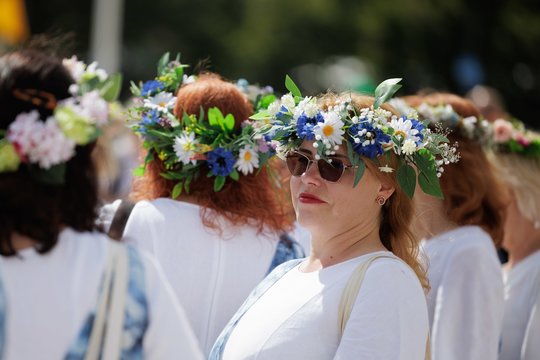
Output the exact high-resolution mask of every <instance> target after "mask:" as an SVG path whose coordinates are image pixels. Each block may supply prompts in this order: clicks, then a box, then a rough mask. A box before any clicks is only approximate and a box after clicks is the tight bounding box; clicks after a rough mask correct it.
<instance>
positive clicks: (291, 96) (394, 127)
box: [251, 76, 459, 198]
mask: <svg viewBox="0 0 540 360" xmlns="http://www.w3.org/2000/svg"><path fill="white" fill-rule="evenodd" d="M399 81H401V79H388V80H386V81H384V82H382V83H381V84H380V85H379V86H378V87H377V88H376V90H375V101H374V103H373V106H371V107H366V108H361V109H355V107H354V106H353V104H352V99H345V100H343V99H340V100H337V101H336V103H335V104H334V105H333V106H330V107H328V108H323V107H322V106H320V105H319V104H318V103H317V100H316V99H315V98H313V97H305V98H304V97H302V95H301V93H300V90H299V89H298V87H297V86H296V85H295V84H294V82H293V81H292V80H291V78H290V77H289V76H286V78H285V86H286V88H287V89H288V90H289V91H290V93H288V94H286V95H284V96H283V97H281V99H280V100H277V101H275V102H274V103H272V104H271V105H270V106H269V107H268V109H267V110H262V111H260V112H259V113H257V114H255V115H254V116H252V117H251V119H253V120H263V124H264V125H262V126H261V127H260V128H259V130H258V131H259V132H260V133H261V134H263V135H266V136H269V137H270V138H272V139H273V140H274V141H276V142H278V143H279V145H278V148H277V151H278V155H280V154H281V155H284V154H285V153H287V152H288V151H290V150H293V149H297V148H298V147H300V145H301V144H302V142H303V141H304V140H312V141H314V144H313V146H314V147H315V148H316V149H317V154H316V155H315V158H316V159H324V160H327V161H328V162H331V158H330V156H331V155H334V154H335V152H336V150H337V149H338V148H339V146H340V145H342V144H343V143H344V142H345V143H347V144H348V145H349V146H347V155H348V158H349V161H350V162H351V164H352V166H354V167H356V168H357V170H356V174H355V179H354V186H356V185H357V184H358V182H359V181H360V179H361V178H362V175H363V174H364V171H365V162H364V159H365V158H367V159H370V160H371V161H373V162H374V163H375V164H377V166H378V168H379V170H380V171H382V172H393V171H394V170H396V175H397V180H398V184H399V186H400V187H401V188H402V189H403V190H404V191H405V193H406V194H407V195H408V196H409V197H411V198H412V196H413V195H414V191H415V187H416V180H417V178H418V182H419V185H420V187H421V189H422V190H423V191H424V192H425V193H427V194H430V195H433V196H436V197H438V198H442V197H443V194H442V191H441V188H440V184H439V177H440V176H441V174H442V172H443V171H444V169H443V167H442V166H443V165H445V164H449V163H454V162H457V161H458V160H459V154H458V153H457V150H456V148H455V147H453V146H450V145H449V144H448V139H447V138H446V136H445V135H444V134H443V133H439V132H437V131H432V130H430V129H429V128H428V127H427V126H426V124H425V123H423V122H421V121H419V120H418V118H417V117H415V116H414V115H415V114H411V115H410V116H409V115H407V116H401V117H397V116H395V115H393V114H392V113H391V112H389V111H387V110H384V109H382V108H380V106H381V105H382V104H383V103H384V102H385V101H387V100H388V99H389V98H390V97H392V96H393V94H394V93H395V92H396V91H397V90H398V89H399V88H400V87H401V85H399V84H398V83H399ZM391 153H394V154H395V156H396V158H397V159H398V164H397V169H394V168H392V167H391V166H390V165H389V164H390V156H391ZM413 166H414V167H416V170H415V168H414V167H413ZM417 171H418V175H417Z"/></svg>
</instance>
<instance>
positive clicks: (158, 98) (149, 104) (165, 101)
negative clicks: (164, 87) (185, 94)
mask: <svg viewBox="0 0 540 360" xmlns="http://www.w3.org/2000/svg"><path fill="white" fill-rule="evenodd" d="M175 104H176V97H175V96H174V95H173V94H171V93H169V92H160V93H158V94H156V95H155V96H152V97H150V98H148V99H144V104H143V106H144V107H146V108H149V109H153V110H157V111H159V112H162V113H167V112H169V111H170V110H171V109H172V108H174V105H175Z"/></svg>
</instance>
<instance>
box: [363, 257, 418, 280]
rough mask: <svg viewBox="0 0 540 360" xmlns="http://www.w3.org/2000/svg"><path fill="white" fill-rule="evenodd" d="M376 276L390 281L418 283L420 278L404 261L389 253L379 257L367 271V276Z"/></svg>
mask: <svg viewBox="0 0 540 360" xmlns="http://www.w3.org/2000/svg"><path fill="white" fill-rule="evenodd" d="M368 275H369V276H374V277H380V278H385V279H386V278H388V280H389V281H390V280H395V281H397V282H401V281H406V282H411V281H412V282H416V281H418V278H417V276H416V274H415V272H414V271H413V269H411V268H410V267H409V265H407V264H406V263H405V262H404V261H403V260H401V259H400V258H398V257H397V256H395V255H394V254H392V253H390V252H388V254H386V253H383V254H382V256H380V257H377V258H376V259H375V260H374V261H373V262H372V263H371V265H370V266H369V267H368V269H367V270H366V277H367V276H368Z"/></svg>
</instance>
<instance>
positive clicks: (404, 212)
mask: <svg viewBox="0 0 540 360" xmlns="http://www.w3.org/2000/svg"><path fill="white" fill-rule="evenodd" d="M337 99H341V100H351V99H352V104H353V106H354V107H355V108H356V109H357V111H358V110H359V109H361V108H367V107H370V106H372V105H373V101H374V99H373V98H372V97H369V96H363V95H358V94H351V93H346V94H342V95H339V96H338V95H335V94H326V95H324V96H323V97H322V98H321V100H320V101H321V104H322V105H323V106H331V105H333V104H334V103H335V102H336V100H337ZM381 108H383V109H385V110H388V111H390V112H392V113H393V114H396V115H397V112H396V110H395V109H394V108H392V107H391V106H389V105H386V104H385V105H383V106H381ZM365 162H366V166H367V167H368V168H369V169H370V170H372V172H373V174H375V175H376V176H377V177H378V178H379V179H380V180H382V181H384V182H386V183H388V184H390V185H391V186H393V187H394V188H395V191H394V193H393V194H392V195H391V196H390V197H389V198H388V199H387V200H386V203H385V204H384V205H383V206H382V208H381V218H380V227H379V237H380V239H381V241H382V243H383V245H384V246H385V247H386V248H387V249H388V250H390V251H391V252H392V253H393V254H394V255H396V256H397V257H399V258H400V259H401V260H403V261H404V262H405V263H407V265H409V266H410V267H411V268H412V269H413V271H414V272H415V274H416V276H417V277H418V279H419V280H420V283H421V284H422V287H423V288H424V291H425V292H427V291H429V281H428V278H427V272H426V268H425V266H424V264H426V262H424V259H423V255H422V253H421V252H420V244H419V240H418V238H417V237H416V236H415V235H414V233H413V231H412V229H411V224H412V220H413V214H414V203H413V201H412V199H410V198H409V197H408V196H407V194H406V193H405V192H404V191H403V190H402V189H401V187H399V185H398V183H397V177H396V173H395V172H393V173H383V172H381V171H379V169H378V166H377V165H376V164H375V163H374V162H373V161H371V160H369V159H365ZM390 165H391V166H392V167H393V168H395V167H396V165H397V159H396V157H395V156H394V155H393V156H392V161H391V164H390Z"/></svg>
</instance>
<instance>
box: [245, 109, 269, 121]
mask: <svg viewBox="0 0 540 360" xmlns="http://www.w3.org/2000/svg"><path fill="white" fill-rule="evenodd" d="M271 117H272V116H271V115H270V113H269V112H268V111H266V110H261V111H259V112H258V113H256V114H253V115H251V116H250V117H249V118H250V119H251V120H266V119H270V118H271Z"/></svg>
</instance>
